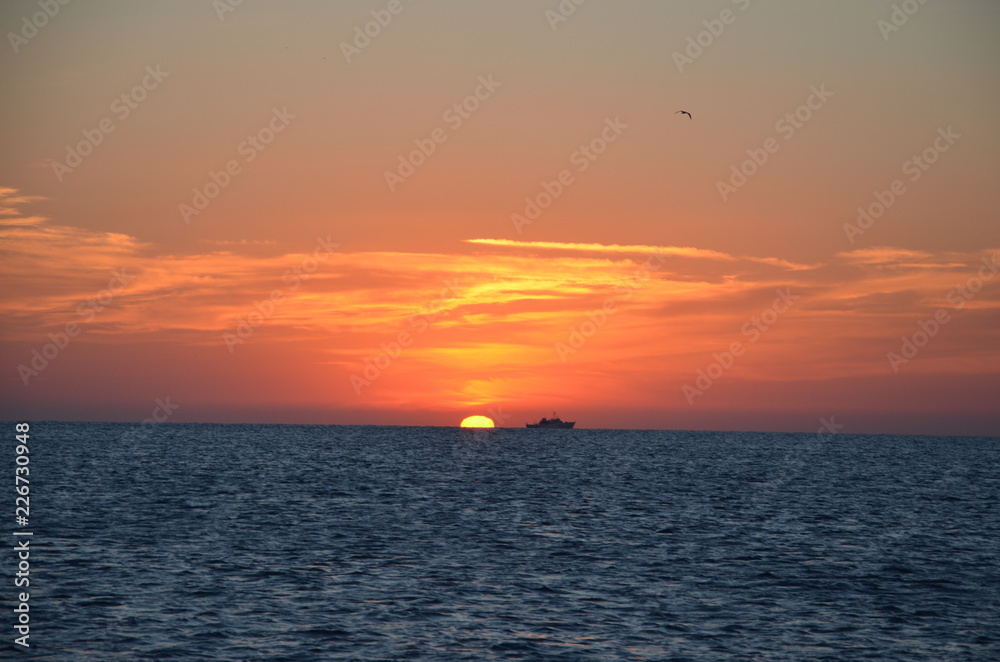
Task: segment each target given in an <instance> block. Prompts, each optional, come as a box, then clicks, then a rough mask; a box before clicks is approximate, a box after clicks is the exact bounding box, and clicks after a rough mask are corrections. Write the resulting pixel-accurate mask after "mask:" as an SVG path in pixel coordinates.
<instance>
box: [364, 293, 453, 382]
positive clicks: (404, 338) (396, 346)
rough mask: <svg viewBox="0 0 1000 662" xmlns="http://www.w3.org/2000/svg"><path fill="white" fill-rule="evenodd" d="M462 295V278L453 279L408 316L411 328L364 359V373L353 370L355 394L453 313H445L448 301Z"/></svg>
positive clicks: (401, 332) (382, 344)
mask: <svg viewBox="0 0 1000 662" xmlns="http://www.w3.org/2000/svg"><path fill="white" fill-rule="evenodd" d="M460 298H462V292H461V290H460V289H459V285H458V279H455V280H452V281H447V280H446V281H445V282H444V287H443V288H442V289H441V291H440V293H439V294H438V296H437V297H436V298H435V299H433V300H431V301H430V302H428V303H426V304H424V305H423V306H421V307H420V308H419V309H417V311H416V312H415V313H413V314H412V315H410V316H409V317H408V318H407V323H408V324H409V325H410V330H407V331H400V332H399V333H398V334H396V337H395V338H394V339H393V340H391V341H390V342H384V343H381V344H380V345H379V348H380V350H381V351H380V352H378V353H377V354H375V356H372V357H368V358H366V359H365V360H364V366H365V367H364V370H362V371H361V374H360V375H359V374H356V373H352V374H351V375H350V377H349V378H348V380H349V381H350V383H351V387H352V388H353V389H354V393H355V394H357V395H361V391H362V390H363V389H364V388H365V387H367V386H371V385H372V384H374V383H375V381H376V380H377V379H378V378H379V377H381V376H382V374H383V373H385V371H386V370H388V369H389V367H390V366H392V363H393V361H395V360H396V359H398V358H399V357H400V356H402V354H403V351H404V350H405V349H406V348H407V347H410V346H411V345H412V344H413V341H414V340H415V339H416V337H418V336H420V335H422V334H424V333H425V332H426V331H427V329H429V328H431V325H432V324H434V322H436V321H437V320H438V318H439V317H442V316H446V315H448V314H449V313H447V312H442V310H443V309H444V307H445V304H446V303H447V302H448V301H451V300H454V299H460Z"/></svg>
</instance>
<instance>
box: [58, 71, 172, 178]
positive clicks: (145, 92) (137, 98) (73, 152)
mask: <svg viewBox="0 0 1000 662" xmlns="http://www.w3.org/2000/svg"><path fill="white" fill-rule="evenodd" d="M168 76H170V74H169V73H168V72H166V71H160V65H156V66H155V67H154V66H152V65H149V66H147V67H146V75H145V76H143V77H142V80H141V81H140V82H139V83H138V84H137V85H134V86H132V88H131V89H129V90H127V91H125V92H124V93H122V95H121V96H119V97H118V98H116V99H115V100H114V101H112V102H111V112H112V113H114V114H115V115H116V116H117V118H118V121H119V122H123V121H125V120H126V119H127V118H128V116H129V115H131V114H132V111H134V110H135V109H136V108H138V107H139V104H140V103H142V102H143V101H145V100H146V99H147V98H148V97H149V93H150V92H152V91H153V90H155V89H156V88H157V87H159V86H160V83H162V82H163V81H164V79H166V78H167V77H168ZM116 128H117V125H116V124H115V120H114V119H113V118H111V117H104V118H102V119H101V120H100V121H99V122H98V123H97V126H95V127H94V128H93V129H84V130H83V131H81V133H82V134H83V140H81V141H79V142H78V143H76V144H75V145H72V144H71V145H66V159H65V163H63V162H60V161H55V160H53V161H52V172H53V173H54V174H55V176H56V181H57V182H59V183H60V184H61V183H62V181H63V178H65V177H66V175H69V174H71V173H72V172H73V171H74V170H76V169H77V168H78V167H80V165H81V164H82V163H83V160H84V159H85V158H87V157H88V156H90V155H91V154H93V153H94V150H95V149H97V147H98V146H99V145H100V144H101V143H103V142H104V138H105V136H108V135H110V134H111V133H112V132H113V131H114V130H115V129H116Z"/></svg>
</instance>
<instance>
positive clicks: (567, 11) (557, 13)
mask: <svg viewBox="0 0 1000 662" xmlns="http://www.w3.org/2000/svg"><path fill="white" fill-rule="evenodd" d="M586 2H587V0H559V4H558V5H556V8H555V9H546V10H545V20H546V21H548V22H549V27H550V28H552V31H553V32H555V31H556V30H558V29H559V24H560V23H565V22H566V21H568V20H569V18H570V16H572V15H573V14H575V13H576V10H577V9H578V8H579V7H580V6H581V5H583V4H584V3H586Z"/></svg>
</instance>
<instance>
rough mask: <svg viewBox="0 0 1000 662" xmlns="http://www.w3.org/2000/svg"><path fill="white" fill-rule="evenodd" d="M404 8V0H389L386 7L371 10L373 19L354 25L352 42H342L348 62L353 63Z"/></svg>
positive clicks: (408, 0)
mask: <svg viewBox="0 0 1000 662" xmlns="http://www.w3.org/2000/svg"><path fill="white" fill-rule="evenodd" d="M411 2H413V0H407V4H409V3H411ZM404 9H406V6H405V5H404V4H403V2H402V0H389V3H388V4H387V5H386V6H385V9H373V10H371V16H372V20H370V21H368V22H367V23H365V24H364V25H356V26H354V39H353V40H351V42H350V43H348V42H346V41H342V42H340V52H341V53H343V54H344V59H345V60H347V64H350V63H351V59H352V58H354V57H356V56H358V55H361V51H363V50H365V49H366V48H368V47H369V46H370V45H371V43H372V40H373V39H376V38H378V36H379V35H381V34H382V31H383V30H385V29H386V28H387V27H389V25H390V24H391V23H392V21H393V19H394V18H395V17H396V16H399V15H400V14H402V13H403V10H404Z"/></svg>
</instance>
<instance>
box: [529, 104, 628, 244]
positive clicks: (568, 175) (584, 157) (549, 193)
mask: <svg viewBox="0 0 1000 662" xmlns="http://www.w3.org/2000/svg"><path fill="white" fill-rule="evenodd" d="M628 127H629V125H628V124H625V123H624V122H622V120H621V118H620V117H615V118H614V119H611V118H610V117H609V118H607V119H605V120H604V128H603V129H601V132H600V133H599V134H598V135H597V137H595V138H593V139H592V140H590V142H588V143H585V144H583V145H580V147H578V148H577V149H576V150H575V151H574V152H573V153H572V154H570V156H569V163H570V165H571V166H575V167H576V172H577V173H578V174H579V173H582V172H585V171H586V170H587V168H589V167H590V166H591V164H593V163H594V161H596V160H597V159H599V158H600V156H601V155H602V154H604V152H606V151H607V150H608V146H609V145H611V144H612V143H615V142H617V141H618V139H619V138H621V136H622V134H623V133H625V129H627V128H628ZM575 183H576V179H575V178H574V176H573V171H572V170H570V169H569V168H566V169H563V170H561V171H559V174H557V175H556V176H555V178H554V179H552V180H551V181H542V184H541V186H542V190H541V191H540V192H539V193H536V194H535V195H533V196H528V197H526V198H525V199H524V211H523V212H522V213H520V214H511V216H510V222H511V223H513V224H514V229H515V230H517V233H518V234H521V233H522V232H524V226H526V225H531V224H532V223H534V222H535V221H537V220H538V219H539V218H540V217H541V215H542V213H543V212H544V211H545V210H546V209H548V208H549V207H551V206H552V203H554V202H555V201H556V200H558V199H559V198H561V197H562V195H563V193H565V192H566V189H567V188H569V187H570V186H572V185H573V184H575Z"/></svg>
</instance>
